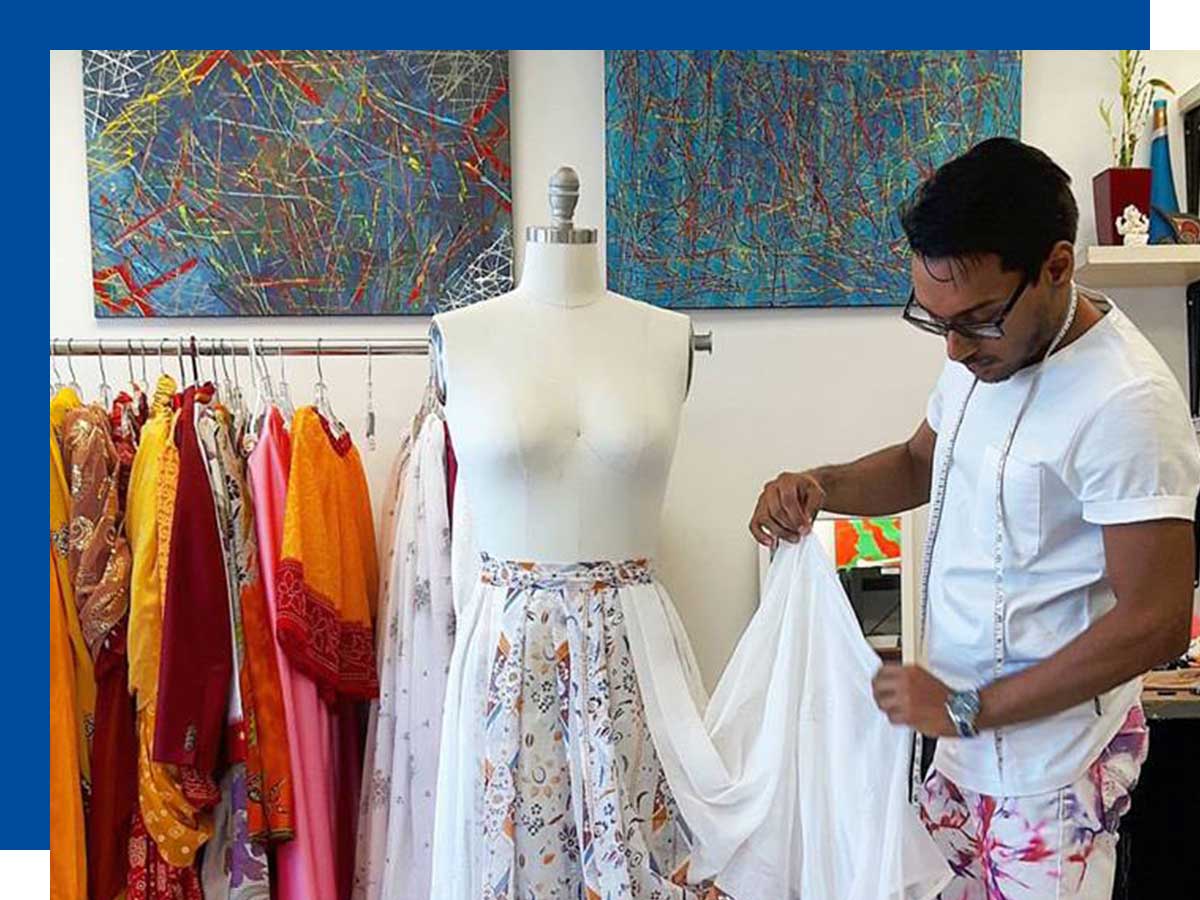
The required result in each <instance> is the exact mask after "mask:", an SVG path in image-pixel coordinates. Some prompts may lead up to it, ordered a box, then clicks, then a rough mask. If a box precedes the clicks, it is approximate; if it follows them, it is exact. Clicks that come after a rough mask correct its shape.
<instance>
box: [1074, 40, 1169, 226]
mask: <svg viewBox="0 0 1200 900" xmlns="http://www.w3.org/2000/svg"><path fill="white" fill-rule="evenodd" d="M1113 63H1114V64H1115V65H1116V67H1117V76H1118V79H1119V82H1118V83H1119V87H1120V95H1121V116H1120V120H1119V121H1114V119H1113V114H1112V113H1113V103H1112V101H1111V100H1110V101H1108V102H1107V103H1106V102H1105V101H1103V100H1101V101H1100V118H1101V119H1103V120H1104V124H1105V126H1106V127H1107V128H1108V136H1109V140H1110V141H1111V144H1112V157H1113V164H1112V166H1111V167H1110V168H1107V169H1105V170H1104V171H1103V172H1101V173H1100V174H1099V175H1097V176H1096V177H1095V178H1093V179H1092V199H1093V203H1094V205H1095V211H1096V238H1097V240H1099V242H1100V243H1101V244H1119V243H1120V242H1121V241H1120V236H1119V235H1118V234H1117V230H1116V220H1117V217H1118V216H1120V215H1122V214H1123V212H1124V210H1125V208H1126V207H1127V206H1136V207H1137V208H1138V210H1139V211H1141V213H1142V214H1143V215H1146V216H1149V215H1150V169H1149V168H1147V167H1142V166H1134V164H1133V161H1134V154H1135V153H1136V151H1137V146H1138V141H1139V140H1140V138H1141V136H1142V133H1143V132H1144V131H1145V129H1146V120H1147V116H1148V114H1149V112H1150V102H1151V100H1152V99H1153V97H1154V89H1155V88H1162V89H1163V90H1166V91H1170V92H1171V93H1175V90H1174V88H1172V87H1171V86H1170V85H1169V84H1167V83H1166V82H1165V81H1163V80H1162V79H1161V78H1147V77H1146V64H1145V62H1144V61H1143V60H1142V51H1141V50H1118V51H1117V55H1116V56H1115V57H1113Z"/></svg>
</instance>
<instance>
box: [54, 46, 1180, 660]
mask: <svg viewBox="0 0 1200 900" xmlns="http://www.w3.org/2000/svg"><path fill="white" fill-rule="evenodd" d="M1110 55H1111V51H1086V52H1066V51H1063V52H1059V51H1028V52H1027V53H1026V55H1025V62H1024V84H1023V90H1022V103H1023V122H1022V137H1023V139H1024V140H1026V141H1028V142H1030V143H1033V144H1036V145H1037V146H1039V147H1041V148H1042V149H1044V150H1046V151H1047V152H1048V153H1049V154H1050V155H1051V156H1053V157H1054V158H1055V159H1056V160H1057V161H1058V162H1059V163H1061V164H1062V165H1063V166H1064V167H1065V168H1066V169H1067V170H1068V171H1069V172H1070V173H1071V175H1072V177H1073V178H1074V180H1075V189H1076V197H1077V199H1078V202H1079V206H1080V210H1081V213H1082V220H1081V227H1080V236H1081V243H1084V244H1086V243H1090V242H1093V241H1094V239H1095V232H1094V225H1093V223H1092V213H1091V209H1092V203H1091V177H1092V175H1094V174H1095V173H1096V172H1099V171H1100V170H1101V169H1103V168H1105V167H1106V166H1107V165H1108V161H1107V147H1108V142H1107V138H1106V137H1105V134H1104V131H1103V125H1102V124H1101V123H1100V120H1099V117H1098V115H1097V113H1096V104H1097V101H1098V100H1099V99H1100V98H1101V97H1102V96H1112V95H1113V93H1114V76H1113V72H1112V69H1111V65H1110V63H1109V62H1108V57H1109V56H1110ZM510 60H511V62H510V71H511V79H512V160H513V181H514V203H513V216H514V225H515V229H516V234H517V235H518V255H519V253H520V242H521V235H523V232H524V228H525V226H526V225H527V224H531V223H535V222H541V221H544V219H545V217H546V200H545V185H546V179H547V178H548V177H549V175H550V173H551V172H553V171H554V169H555V168H557V167H558V166H559V165H562V164H569V165H572V166H574V167H575V168H576V169H577V170H578V172H579V175H580V178H581V179H582V182H583V190H584V194H583V197H582V199H581V201H580V204H579V209H578V211H577V215H576V220H577V221H578V222H579V223H580V224H585V225H598V226H599V227H600V228H601V230H603V227H604V198H605V191H604V81H603V73H604V66H603V55H602V54H601V53H600V52H599V51H513V52H512V54H511V57H510ZM1149 63H1150V70H1151V72H1152V73H1153V74H1156V75H1159V76H1161V77H1164V78H1166V79H1167V80H1168V81H1172V82H1173V83H1174V84H1175V86H1176V87H1177V88H1179V89H1180V90H1183V89H1186V88H1187V87H1189V86H1191V85H1192V84H1194V83H1196V82H1197V81H1200V52H1174V53H1166V52H1152V53H1150V54H1149ZM1172 124H1173V128H1174V131H1173V133H1172V136H1171V141H1172V145H1173V147H1174V148H1175V160H1176V164H1177V169H1178V171H1177V172H1176V176H1175V177H1176V183H1177V186H1178V187H1179V189H1180V191H1182V189H1183V171H1182V157H1181V153H1180V148H1181V147H1182V139H1181V137H1180V135H1179V122H1178V121H1174V122H1173V123H1172ZM50 147H51V153H50V333H51V335H53V336H57V337H67V336H72V337H77V338H81V337H91V336H96V335H99V336H102V337H106V338H108V337H112V338H114V339H120V338H124V337H126V336H133V337H135V338H140V337H145V338H147V339H152V338H153V337H154V336H155V335H159V334H168V335H174V334H178V333H181V332H183V333H190V332H195V333H196V334H197V335H198V336H199V335H204V336H216V337H219V336H222V335H223V336H226V337H228V336H234V335H236V336H239V337H246V336H263V337H273V336H286V335H293V336H314V335H323V336H326V337H353V336H362V335H368V334H374V335H387V336H394V335H419V334H424V332H425V329H426V327H427V320H425V319H411V318H386V319H385V318H375V319H358V320H355V319H269V320H192V321H181V320H166V321H139V322H137V323H133V322H128V321H124V322H122V321H97V320H95V319H94V318H93V316H92V295H91V269H90V250H89V243H88V241H89V238H88V223H87V183H86V171H85V150H84V142H83V111H82V97H81V91H80V59H79V54H78V52H77V51H57V52H51V54H50ZM602 240H603V238H602ZM602 246H603V243H602ZM1114 297H1115V299H1116V300H1117V302H1118V303H1119V304H1121V306H1122V308H1123V309H1125V310H1126V311H1127V312H1128V313H1129V314H1130V316H1131V317H1132V318H1133V319H1134V320H1135V321H1136V322H1137V323H1138V324H1139V325H1140V326H1141V327H1142V328H1143V329H1144V330H1145V331H1146V332H1147V334H1148V335H1149V336H1150V338H1151V339H1152V340H1153V341H1154V342H1155V344H1156V345H1157V346H1158V347H1159V348H1160V350H1161V351H1162V353H1163V355H1164V356H1165V357H1166V358H1167V360H1168V362H1170V364H1171V365H1172V367H1173V368H1174V370H1175V371H1176V373H1177V374H1178V375H1179V377H1180V379H1181V381H1183V380H1184V379H1185V377H1186V376H1185V372H1186V341H1185V337H1184V322H1185V314H1184V300H1183V295H1182V292H1181V291H1170V290H1153V291H1144V292H1131V291H1123V292H1120V293H1116V294H1114ZM693 319H694V321H695V324H696V329H697V330H698V331H703V330H707V329H712V330H713V332H714V334H715V342H716V352H715V353H714V354H713V355H712V356H711V357H709V356H699V357H698V358H697V365H696V371H695V379H694V382H693V386H692V394H691V398H690V400H689V401H688V404H687V407H686V411H685V415H684V419H683V430H682V433H681V435H680V441H679V450H678V454H677V457H676V460H675V466H674V469H673V471H672V475H671V484H670V488H669V490H668V494H667V502H666V507H665V509H664V514H663V515H664V521H663V539H662V547H661V548H660V553H659V568H660V572H661V574H662V577H663V581H664V582H665V583H666V584H667V586H668V587H669V588H670V589H671V591H672V594H673V595H674V597H675V600H676V603H677V604H678V606H679V608H680V613H681V615H682V617H683V619H684V622H685V624H686V625H687V628H688V631H689V633H690V635H691V637H692V641H693V643H694V646H695V649H696V653H697V656H698V658H699V661H700V664H701V667H702V668H703V670H704V673H705V676H706V678H707V680H708V681H709V683H710V684H711V683H712V682H714V681H715V680H716V677H717V676H718V675H719V673H720V670H721V668H722V666H723V665H724V661H725V659H726V657H727V656H728V653H729V651H730V650H731V649H732V646H733V643H734V641H735V640H736V638H737V635H738V633H739V632H740V630H741V627H742V625H743V624H744V622H745V620H746V619H747V617H748V616H749V614H750V612H751V610H752V608H753V604H754V598H755V593H756V572H757V569H756V551H755V547H754V544H753V542H752V541H751V539H750V537H749V535H748V533H747V532H746V528H745V523H746V520H747V518H748V517H749V514H750V510H751V507H752V505H753V503H754V500H755V499H756V497H757V495H758V490H759V488H760V487H761V485H762V482H763V481H765V480H766V479H768V478H770V477H772V476H773V475H774V474H776V473H777V472H778V471H779V470H781V469H784V468H791V469H794V468H800V467H806V466H809V465H815V464H818V463H824V462H831V461H838V460H843V459H846V458H848V457H852V456H857V455H860V454H862V453H865V452H867V451H870V450H872V449H875V448H877V447H878V446H880V445H882V444H884V443H886V442H893V441H896V440H899V439H902V438H903V437H905V436H907V435H908V434H909V433H910V432H911V431H912V430H913V428H914V427H915V426H916V424H917V423H918V422H919V420H920V418H921V416H922V414H923V410H924V403H925V395H926V393H927V391H928V390H929V388H930V386H931V385H932V383H933V381H934V379H935V378H936V375H937V372H938V371H939V368H940V366H941V353H942V345H941V343H940V342H938V341H937V340H935V339H933V338H929V337H926V336H924V335H921V334H920V333H918V332H916V331H915V330H914V329H912V328H909V327H907V326H905V325H904V324H903V322H901V321H900V319H899V316H898V314H897V311H896V310H894V309H874V310H870V309H868V310H854V309H844V310H764V311H732V310H726V311H712V312H696V313H693ZM860 363H861V365H858V364H860ZM154 365H155V364H153V363H152V367H153V366H154ZM170 365H171V366H172V368H173V367H174V362H173V361H172V362H171V363H170ZM110 366H111V368H110V370H109V375H110V378H109V380H110V381H113V382H114V383H115V382H116V380H117V376H118V375H119V374H120V373H122V372H124V363H123V361H121V362H118V361H115V360H114V361H111V362H110ZM324 367H325V370H326V380H327V381H328V382H329V383H330V385H331V388H332V392H333V403H334V408H335V409H336V410H337V411H338V413H339V414H340V415H341V417H342V418H343V419H345V420H346V421H347V423H348V424H350V425H351V427H352V428H353V429H354V431H355V433H356V436H360V435H361V432H362V424H361V423H362V417H363V387H364V383H365V362H364V361H363V360H353V359H338V360H333V359H331V360H328V361H327V362H326V363H325V366H324ZM881 367H882V368H883V369H884V371H885V373H886V374H885V375H884V376H883V377H880V376H879V375H878V374H877V373H878V372H879V370H880V368H881ZM76 369H77V371H78V373H79V376H80V380H81V381H82V382H83V383H84V384H85V386H90V385H92V384H94V383H95V382H96V379H95V372H96V363H95V361H94V360H87V361H83V362H81V363H78V364H77V365H76ZM313 371H314V370H313V364H312V362H311V361H310V360H295V359H293V360H291V361H289V363H288V377H289V380H290V381H291V383H292V385H293V390H294V392H295V395H296V398H297V400H300V399H301V397H302V396H303V397H305V398H307V396H308V395H309V392H310V391H311V382H312V379H313ZM244 372H245V369H244V368H243V374H244ZM425 372H426V369H425V365H424V363H423V362H421V361H419V360H417V359H411V358H399V359H377V360H376V362H375V384H376V408H377V410H378V414H379V433H380V435H381V441H380V447H379V450H378V451H377V452H375V453H374V454H371V453H365V452H364V459H365V461H366V465H367V468H368V475H369V476H370V479H371V483H372V487H373V488H375V489H379V488H380V487H381V485H382V481H383V479H384V477H385V476H386V471H387V466H388V463H389V462H390V454H391V452H392V451H393V450H394V449H395V446H396V444H395V441H394V440H389V439H387V438H388V436H390V435H396V434H398V433H399V430H400V429H401V428H402V427H403V425H404V424H405V423H406V420H407V418H408V416H409V414H410V413H411V411H412V409H413V407H414V405H415V404H416V403H417V401H418V398H419V395H420V392H421V388H422V386H423V384H424V379H425ZM827 373H835V374H827ZM835 401H836V402H835ZM852 401H853V402H852Z"/></svg>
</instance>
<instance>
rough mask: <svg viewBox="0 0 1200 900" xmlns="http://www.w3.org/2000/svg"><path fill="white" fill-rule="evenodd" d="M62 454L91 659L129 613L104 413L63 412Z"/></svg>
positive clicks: (78, 596)
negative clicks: (68, 487) (65, 469)
mask: <svg viewBox="0 0 1200 900" xmlns="http://www.w3.org/2000/svg"><path fill="white" fill-rule="evenodd" d="M62 450H63V459H64V462H65V463H66V467H67V472H68V473H69V479H68V480H69V484H70V489H71V532H70V544H69V550H68V561H69V564H70V568H71V579H72V582H73V584H74V586H75V604H76V607H77V608H78V610H79V622H80V626H81V627H82V628H83V637H84V640H85V641H87V646H88V652H90V653H91V655H92V659H95V658H96V657H97V656H98V655H99V654H100V648H101V646H102V645H103V643H104V639H105V638H106V637H108V634H109V632H110V631H112V630H113V629H114V628H115V627H116V626H117V625H118V623H120V622H121V621H122V618H123V617H124V615H125V613H126V612H127V611H128V609H129V547H128V545H127V544H126V543H125V537H124V535H123V534H120V533H119V532H118V525H119V517H120V500H119V497H118V490H117V470H118V466H119V461H118V458H117V449H116V447H115V446H114V445H113V441H112V437H111V436H110V435H109V430H108V413H107V412H106V411H105V410H103V409H101V408H100V407H98V406H81V407H79V408H77V409H73V410H71V411H70V412H68V413H67V415H66V419H65V421H64V425H63V447H62Z"/></svg>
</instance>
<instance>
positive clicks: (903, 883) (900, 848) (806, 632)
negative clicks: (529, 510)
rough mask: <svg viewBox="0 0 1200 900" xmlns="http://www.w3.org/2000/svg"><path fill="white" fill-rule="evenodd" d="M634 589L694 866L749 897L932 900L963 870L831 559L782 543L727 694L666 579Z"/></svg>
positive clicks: (633, 621)
mask: <svg viewBox="0 0 1200 900" xmlns="http://www.w3.org/2000/svg"><path fill="white" fill-rule="evenodd" d="M632 600H634V598H632V597H627V598H626V603H625V607H624V611H625V616H626V623H627V627H628V631H629V635H630V645H631V650H632V653H633V657H634V660H635V663H636V665H637V671H638V677H639V681H640V682H641V688H642V696H643V697H644V699H645V703H646V716H647V719H648V720H649V722H650V727H651V731H652V733H653V735H654V741H655V745H656V747H657V749H658V755H659V758H660V759H661V760H662V763H663V766H664V768H665V769H666V772H667V777H668V780H669V782H670V785H671V790H672V793H673V794H674V796H675V802H676V803H677V804H678V806H679V809H680V811H681V812H682V813H683V817H684V819H685V820H686V821H687V823H688V826H689V827H690V828H691V830H692V832H693V834H694V844H693V849H692V864H691V869H690V871H689V873H688V875H689V880H692V881H695V880H703V879H709V878H711V879H713V880H714V881H715V882H716V884H717V885H718V886H719V887H720V888H721V889H722V890H723V891H725V892H727V893H729V894H731V895H732V896H734V897H736V898H739V900H742V898H759V897H778V898H788V900H790V898H801V897H802V898H810V897H822V898H824V897H830V898H833V897H836V898H838V900H925V898H931V897H934V896H935V895H936V894H937V893H938V892H939V891H940V890H941V888H942V887H943V886H944V885H945V884H946V882H947V881H949V879H950V870H949V868H948V866H947V864H946V862H945V860H944V859H943V858H942V856H941V854H940V853H939V852H938V849H937V847H936V846H935V845H934V843H933V841H932V839H931V838H930V837H929V835H928V834H927V833H926V831H925V829H924V827H923V826H922V825H921V822H920V820H919V819H918V818H917V816H916V813H915V812H914V811H913V809H912V808H911V807H910V806H909V804H908V802H907V783H908V782H907V777H908V763H909V734H908V731H907V730H906V729H903V728H898V727H896V726H893V725H892V724H891V723H889V722H888V721H887V718H886V716H884V715H883V713H881V712H880V711H879V710H878V708H877V707H876V706H875V702H874V699H873V698H872V695H871V679H872V677H873V676H874V674H875V672H876V670H877V669H878V668H879V665H880V661H879V658H878V657H877V656H876V655H875V653H874V652H873V651H872V650H871V648H870V647H869V646H868V644H867V642H866V641H865V640H864V638H863V636H862V632H861V630H860V629H859V626H858V623H857V622H856V621H855V618H854V615H853V613H852V611H851V609H850V605H849V603H848V602H847V600H846V596H845V594H844V592H843V590H842V586H841V584H840V582H839V581H838V579H837V575H836V573H835V571H834V569H833V565H832V563H831V562H830V561H829V559H828V557H826V555H825V552H824V550H822V548H821V547H820V544H819V543H818V542H817V541H816V540H814V539H812V538H808V539H805V540H803V541H801V542H800V544H799V545H783V546H782V547H781V549H780V550H779V551H778V553H777V554H776V557H775V560H774V561H773V562H772V564H771V569H770V571H769V573H768V575H767V581H766V586H765V589H764V592H763V596H762V600H761V602H760V605H759V608H758V610H757V611H756V612H755V614H754V616H753V618H752V619H751V621H750V623H749V625H748V626H747V628H746V631H745V633H744V634H743V635H742V637H741V639H740V640H739V642H738V645H737V647H736V648H735V650H734V653H733V656H732V657H731V659H730V661H729V664H728V666H727V667H726V670H725V672H724V673H723V675H722V676H721V680H720V682H719V683H718V685H717V688H716V690H715V691H714V693H713V696H712V699H711V700H710V701H709V703H708V704H707V707H704V711H703V713H701V712H700V711H699V708H698V706H697V704H696V703H695V702H694V698H696V697H697V696H699V695H700V690H701V689H700V688H699V686H698V684H697V683H696V680H695V676H694V674H693V673H694V666H693V665H690V664H689V665H684V664H680V663H679V662H678V660H680V659H683V660H689V659H690V656H691V653H690V650H689V649H688V644H687V636H686V634H685V633H684V631H683V628H682V625H681V623H680V621H679V618H678V616H677V615H676V613H675V610H674V607H673V606H672V604H671V601H670V599H669V598H668V597H667V596H666V594H665V592H663V591H662V590H661V588H660V589H659V590H658V591H657V592H656V594H655V595H652V596H650V597H645V596H642V597H638V598H636V601H637V602H629V601H632Z"/></svg>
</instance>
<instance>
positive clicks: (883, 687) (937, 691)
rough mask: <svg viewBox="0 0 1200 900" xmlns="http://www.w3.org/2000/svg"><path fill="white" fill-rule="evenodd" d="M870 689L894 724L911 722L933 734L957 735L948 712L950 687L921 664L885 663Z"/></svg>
mask: <svg viewBox="0 0 1200 900" xmlns="http://www.w3.org/2000/svg"><path fill="white" fill-rule="evenodd" d="M871 692H872V693H873V694H874V695H875V704H876V705H877V706H878V707H879V708H880V709H881V710H883V711H884V712H885V713H887V717H888V721H889V722H891V723H892V724H894V725H908V726H909V727H911V728H914V729H916V730H917V731H919V732H920V733H921V734H924V735H928V736H930V737H954V736H956V735H957V734H958V732H957V730H956V729H955V728H954V723H952V722H951V721H950V717H949V715H947V714H946V700H947V698H948V697H949V696H950V688H948V687H947V686H946V685H944V684H943V683H942V682H940V681H938V679H936V678H934V677H933V675H931V674H930V673H929V672H927V671H925V670H924V669H922V668H921V667H920V666H897V665H885V666H884V667H883V668H881V669H880V670H879V672H878V674H877V675H876V676H875V680H874V681H872V682H871Z"/></svg>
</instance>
